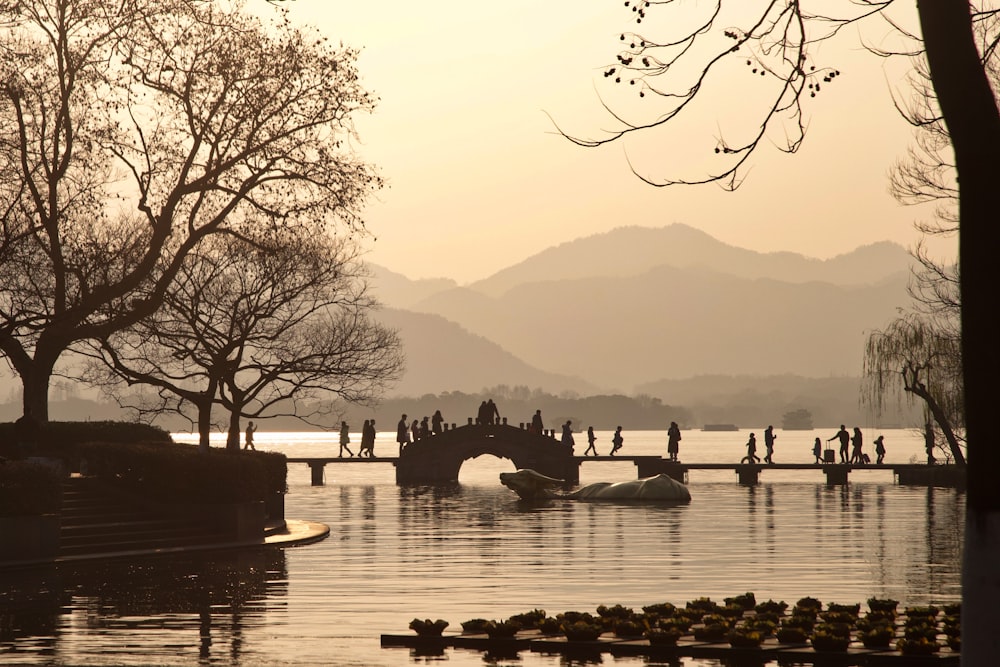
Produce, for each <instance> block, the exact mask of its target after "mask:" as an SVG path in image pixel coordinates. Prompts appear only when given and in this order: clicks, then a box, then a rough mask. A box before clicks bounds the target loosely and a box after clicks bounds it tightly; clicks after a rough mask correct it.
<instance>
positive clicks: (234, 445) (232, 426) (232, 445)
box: [226, 405, 240, 452]
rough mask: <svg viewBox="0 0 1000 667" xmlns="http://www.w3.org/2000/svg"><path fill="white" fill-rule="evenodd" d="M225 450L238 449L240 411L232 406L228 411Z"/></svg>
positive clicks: (234, 450)
mask: <svg viewBox="0 0 1000 667" xmlns="http://www.w3.org/2000/svg"><path fill="white" fill-rule="evenodd" d="M226 451H229V452H238V451H240V411H239V410H237V409H236V408H235V405H234V407H233V410H232V411H231V412H230V413H229V433H228V435H227V436H226Z"/></svg>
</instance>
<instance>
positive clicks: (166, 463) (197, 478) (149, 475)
mask: <svg viewBox="0 0 1000 667" xmlns="http://www.w3.org/2000/svg"><path fill="white" fill-rule="evenodd" d="M79 451H80V455H81V456H82V457H83V458H85V459H86V460H87V462H88V466H89V471H90V473H91V474H95V475H97V476H98V477H99V478H100V479H101V480H102V481H105V482H106V483H108V484H113V485H115V486H118V487H119V488H122V489H125V490H127V491H129V492H131V493H135V494H139V495H142V496H143V497H145V498H148V499H150V500H154V501H157V502H161V503H167V504H176V503H209V504H214V503H232V502H246V501H252V500H264V499H265V498H266V496H267V493H268V488H269V487H268V474H267V471H266V469H265V464H264V463H263V462H262V459H261V457H259V456H258V457H253V456H244V455H243V454H242V453H239V454H236V453H231V452H227V451H225V450H220V449H212V450H210V451H208V452H204V453H203V452H199V451H198V450H197V449H196V448H194V447H190V446H188V445H168V444H162V443H134V444H128V445H126V444H118V443H86V444H83V445H80V447H79ZM279 456H280V455H279ZM265 460H266V459H265Z"/></svg>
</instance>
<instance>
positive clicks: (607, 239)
mask: <svg viewBox="0 0 1000 667" xmlns="http://www.w3.org/2000/svg"><path fill="white" fill-rule="evenodd" d="M910 261H911V259H910V256H909V254H908V253H907V252H906V250H905V249H904V248H903V247H902V246H900V245H898V244H895V243H889V242H882V243H875V244H872V245H870V246H865V247H863V248H859V249H858V250H855V251H854V252H851V253H847V254H845V255H840V256H838V257H834V258H831V259H828V260H819V259H812V258H808V257H804V256H802V255H798V254H795V253H791V252H773V253H758V252H754V251H752V250H745V249H743V248H737V247H735V246H731V245H727V244H725V243H722V242H720V241H718V240H716V239H714V238H712V237H711V236H709V235H708V234H706V233H704V232H702V231H700V230H697V229H695V228H693V227H689V226H688V225H684V224H679V223H675V224H672V225H668V226H666V227H657V228H654V227H634V226H633V227H620V228H618V229H614V230H612V231H610V232H606V233H603V234H595V235H593V236H588V237H584V238H580V239H575V240H573V241H567V242H566V243H562V244H560V245H558V246H555V247H552V248H547V249H545V250H542V251H540V252H539V253H538V254H536V255H533V256H531V257H529V258H528V259H526V260H524V261H523V262H519V263H518V264H515V265H513V266H510V267H508V268H506V269H503V270H502V271H498V272H497V273H495V274H493V275H492V276H490V277H489V278H486V279H483V280H480V281H478V282H475V283H472V284H470V285H468V288H469V289H472V290H475V291H477V292H482V293H483V294H487V295H489V296H494V297H498V296H501V295H502V294H503V293H504V292H506V291H508V290H510V289H512V288H514V287H516V286H518V285H524V284H528V283H535V282H543V281H553V280H574V279H580V278H595V277H608V278H624V277H629V276H637V275H640V274H642V273H645V272H647V271H649V270H651V269H654V268H656V267H659V266H670V267H674V268H703V269H706V270H714V271H718V272H720V273H727V274H730V275H732V276H736V277H740V278H747V279H756V278H771V279H774V280H781V281H786V282H793V283H798V282H809V281H821V282H829V283H832V284H834V285H860V284H865V283H871V282H878V281H880V280H882V279H884V278H886V277H887V276H889V275H891V274H893V273H896V272H897V271H899V270H901V269H905V268H906V267H908V266H909V264H910Z"/></svg>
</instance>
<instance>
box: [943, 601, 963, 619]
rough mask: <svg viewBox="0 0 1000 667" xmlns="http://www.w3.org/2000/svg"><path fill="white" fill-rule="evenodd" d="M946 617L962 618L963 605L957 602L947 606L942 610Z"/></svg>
mask: <svg viewBox="0 0 1000 667" xmlns="http://www.w3.org/2000/svg"><path fill="white" fill-rule="evenodd" d="M941 610H942V611H943V612H944V615H945V616H961V615H962V603H961V602H955V603H954V604H946V605H945V606H944V607H942V608H941Z"/></svg>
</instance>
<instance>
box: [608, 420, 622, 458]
mask: <svg viewBox="0 0 1000 667" xmlns="http://www.w3.org/2000/svg"><path fill="white" fill-rule="evenodd" d="M624 440H625V439H624V438H623V437H622V427H621V426H619V427H618V428H616V429H615V434H614V435H613V436H611V456H614V455H615V452H617V451H618V450H619V449H621V448H622V443H623V442H624Z"/></svg>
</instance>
